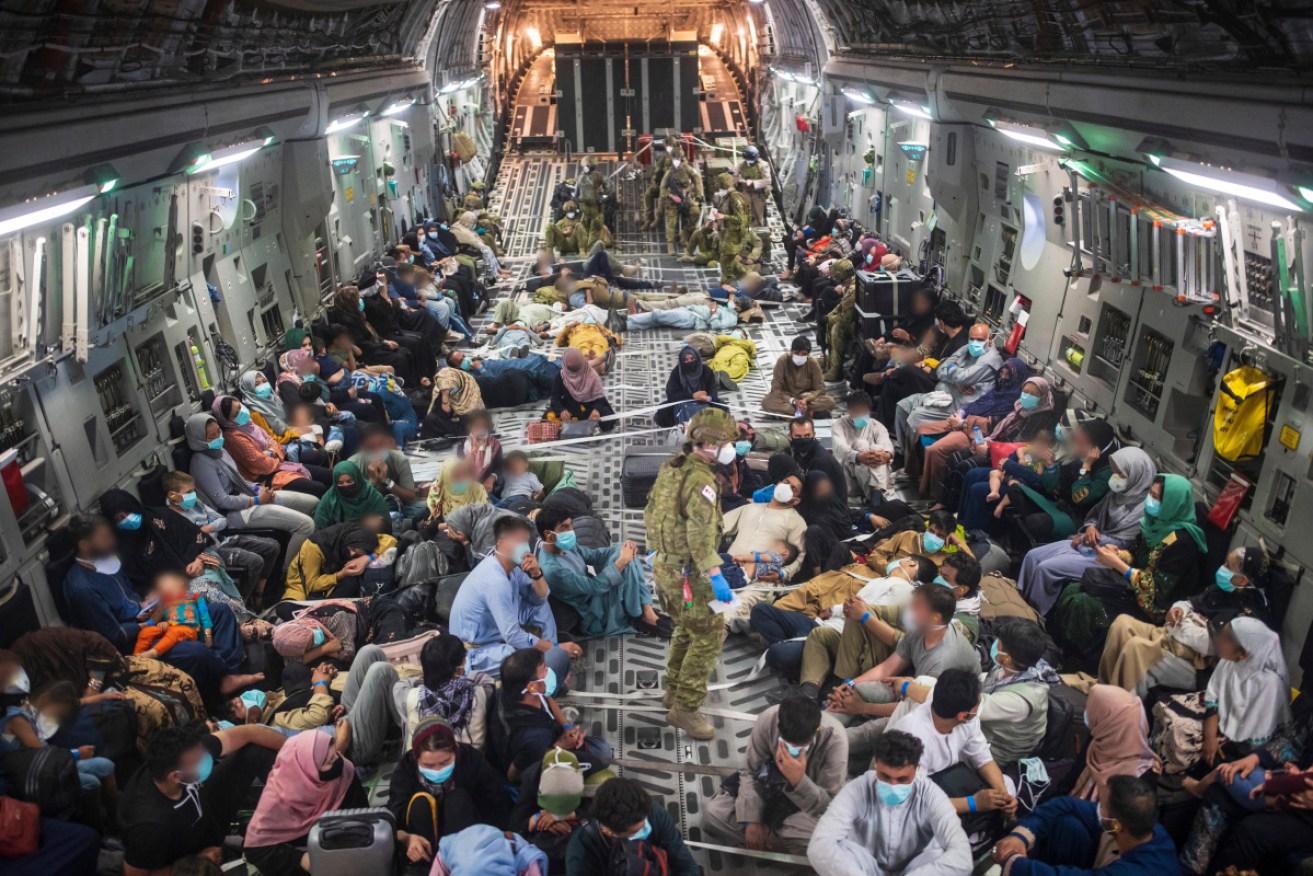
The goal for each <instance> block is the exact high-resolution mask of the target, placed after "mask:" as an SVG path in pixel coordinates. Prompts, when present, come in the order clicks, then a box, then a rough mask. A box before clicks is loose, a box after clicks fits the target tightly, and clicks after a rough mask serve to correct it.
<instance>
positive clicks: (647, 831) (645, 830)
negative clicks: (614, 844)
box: [630, 818, 652, 840]
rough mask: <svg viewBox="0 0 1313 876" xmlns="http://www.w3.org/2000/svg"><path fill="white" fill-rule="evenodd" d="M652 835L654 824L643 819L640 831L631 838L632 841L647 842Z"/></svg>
mask: <svg viewBox="0 0 1313 876" xmlns="http://www.w3.org/2000/svg"><path fill="white" fill-rule="evenodd" d="M651 835H652V822H650V821H648V820H647V819H646V818H644V819H643V826H642V827H640V828H639V829H638V833H636V834H634V835H633V836H631V837H630V839H631V840H645V839H647V838H648V837H650V836H651Z"/></svg>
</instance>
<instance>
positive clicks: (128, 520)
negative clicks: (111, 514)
mask: <svg viewBox="0 0 1313 876" xmlns="http://www.w3.org/2000/svg"><path fill="white" fill-rule="evenodd" d="M117 526H118V528H119V529H122V530H124V531H125V532H134V531H135V530H138V529H141V515H140V514H129V515H128V516H127V517H124V518H123V519H122V520H120V521H119V522H118V524H117Z"/></svg>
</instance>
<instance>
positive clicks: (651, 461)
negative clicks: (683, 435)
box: [620, 447, 675, 508]
mask: <svg viewBox="0 0 1313 876" xmlns="http://www.w3.org/2000/svg"><path fill="white" fill-rule="evenodd" d="M674 452H675V451H674V450H673V449H671V448H669V447H650V448H635V449H633V450H630V451H629V452H628V453H626V454H625V461H624V464H623V465H622V466H621V467H620V491H621V494H622V495H623V497H624V501H625V507H626V508H643V507H646V505H647V494H648V493H650V492H652V485H653V484H655V483H656V479H657V472H659V471H660V470H661V466H663V465H665V462H666V460H667V459H669V458H670V457H671V455H672V454H673V453H674Z"/></svg>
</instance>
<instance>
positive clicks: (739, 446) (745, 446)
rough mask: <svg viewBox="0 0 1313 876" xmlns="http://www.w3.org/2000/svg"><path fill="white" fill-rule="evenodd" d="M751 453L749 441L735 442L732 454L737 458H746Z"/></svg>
mask: <svg viewBox="0 0 1313 876" xmlns="http://www.w3.org/2000/svg"><path fill="white" fill-rule="evenodd" d="M751 451H752V442H751V441H735V442H734V452H735V453H736V454H738V455H739V456H747V455H748V454H749V453H750V452H751Z"/></svg>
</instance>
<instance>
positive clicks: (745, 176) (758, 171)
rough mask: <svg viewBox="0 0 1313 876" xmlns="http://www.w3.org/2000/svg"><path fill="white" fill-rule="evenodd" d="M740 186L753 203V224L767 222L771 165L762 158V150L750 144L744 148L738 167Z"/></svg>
mask: <svg viewBox="0 0 1313 876" xmlns="http://www.w3.org/2000/svg"><path fill="white" fill-rule="evenodd" d="M738 176H739V188H740V189H742V190H743V191H744V192H746V193H747V195H748V201H749V202H750V203H751V204H752V224H753V225H765V224H766V196H767V193H769V192H770V165H769V164H767V163H766V162H764V161H762V160H761V150H760V149H758V148H757V147H756V146H749V147H748V148H746V149H744V150H743V160H742V161H740V162H739V169H738Z"/></svg>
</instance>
